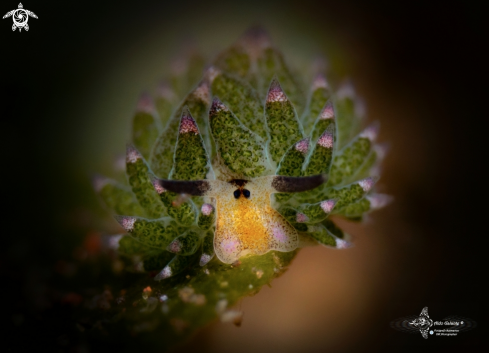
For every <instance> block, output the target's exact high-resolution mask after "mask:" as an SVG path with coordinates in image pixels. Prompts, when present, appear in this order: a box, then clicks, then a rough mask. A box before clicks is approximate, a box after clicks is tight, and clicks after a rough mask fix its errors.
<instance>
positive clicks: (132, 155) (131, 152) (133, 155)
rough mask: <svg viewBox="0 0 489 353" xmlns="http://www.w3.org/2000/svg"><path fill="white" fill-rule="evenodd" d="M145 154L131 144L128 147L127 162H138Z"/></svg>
mask: <svg viewBox="0 0 489 353" xmlns="http://www.w3.org/2000/svg"><path fill="white" fill-rule="evenodd" d="M142 158H143V156H142V155H141V153H139V151H138V150H137V149H136V147H134V146H133V145H131V144H128V145H127V147H126V163H136V162H137V160H138V159H142Z"/></svg>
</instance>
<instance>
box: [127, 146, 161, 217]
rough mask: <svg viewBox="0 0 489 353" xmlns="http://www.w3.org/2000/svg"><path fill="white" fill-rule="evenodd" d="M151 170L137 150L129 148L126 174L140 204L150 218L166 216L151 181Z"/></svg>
mask: <svg viewBox="0 0 489 353" xmlns="http://www.w3.org/2000/svg"><path fill="white" fill-rule="evenodd" d="M150 172H151V171H150V169H149V166H148V164H147V163H146V161H145V160H144V159H143V157H142V156H141V155H140V154H139V153H138V152H137V150H136V149H135V148H134V147H132V146H128V148H127V156H126V173H127V176H128V179H129V184H130V185H131V187H132V191H133V193H134V195H136V198H137V200H138V202H139V204H140V205H141V206H142V207H143V209H144V210H145V211H146V214H147V215H148V216H149V217H150V218H159V217H162V216H164V215H166V210H165V207H164V206H163V205H162V203H161V202H160V200H159V198H158V195H157V194H156V192H155V190H154V187H153V184H152V183H151V180H150V177H149V175H150Z"/></svg>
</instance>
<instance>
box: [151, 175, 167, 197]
mask: <svg viewBox="0 0 489 353" xmlns="http://www.w3.org/2000/svg"><path fill="white" fill-rule="evenodd" d="M151 183H152V184H153V187H154V189H155V190H156V192H157V193H158V195H161V194H163V193H164V192H165V191H166V189H165V188H164V187H163V186H161V185H160V183H159V182H158V179H156V178H153V180H151Z"/></svg>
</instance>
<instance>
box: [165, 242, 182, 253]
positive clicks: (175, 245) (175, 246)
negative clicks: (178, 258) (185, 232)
mask: <svg viewBox="0 0 489 353" xmlns="http://www.w3.org/2000/svg"><path fill="white" fill-rule="evenodd" d="M180 250H182V243H181V242H180V241H179V240H174V241H172V242H171V243H170V245H168V251H170V252H172V253H174V254H176V253H178V252H180Z"/></svg>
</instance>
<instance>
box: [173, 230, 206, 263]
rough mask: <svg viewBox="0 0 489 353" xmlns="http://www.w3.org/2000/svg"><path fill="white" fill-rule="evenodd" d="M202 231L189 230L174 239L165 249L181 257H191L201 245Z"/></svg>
mask: <svg viewBox="0 0 489 353" xmlns="http://www.w3.org/2000/svg"><path fill="white" fill-rule="evenodd" d="M201 238H202V231H201V230H200V229H198V228H191V229H189V230H187V231H186V232H185V233H183V234H181V235H179V236H178V237H176V238H175V239H174V240H173V241H172V242H171V243H170V244H169V245H168V247H167V250H168V251H170V252H172V253H175V254H178V255H182V256H188V255H192V254H194V253H195V252H196V251H197V248H198V247H199V245H200V244H201Z"/></svg>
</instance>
